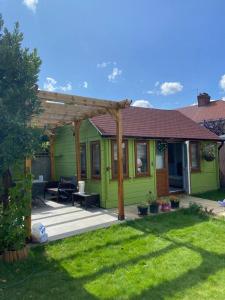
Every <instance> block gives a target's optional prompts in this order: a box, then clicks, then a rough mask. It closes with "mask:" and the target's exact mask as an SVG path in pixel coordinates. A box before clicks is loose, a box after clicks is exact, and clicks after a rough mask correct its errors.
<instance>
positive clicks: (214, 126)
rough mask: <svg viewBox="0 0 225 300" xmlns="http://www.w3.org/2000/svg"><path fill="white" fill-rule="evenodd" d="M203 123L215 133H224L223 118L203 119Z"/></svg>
mask: <svg viewBox="0 0 225 300" xmlns="http://www.w3.org/2000/svg"><path fill="white" fill-rule="evenodd" d="M203 125H204V126H205V127H206V128H207V129H209V130H210V131H212V132H213V133H215V134H216V135H219V136H220V135H224V134H225V119H218V120H210V121H206V120H204V122H203Z"/></svg>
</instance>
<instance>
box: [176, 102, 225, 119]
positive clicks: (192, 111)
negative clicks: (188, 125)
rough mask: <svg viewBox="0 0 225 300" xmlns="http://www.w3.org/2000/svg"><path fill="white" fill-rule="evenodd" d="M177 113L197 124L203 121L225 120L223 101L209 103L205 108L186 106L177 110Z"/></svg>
mask: <svg viewBox="0 0 225 300" xmlns="http://www.w3.org/2000/svg"><path fill="white" fill-rule="evenodd" d="M178 111H180V112H181V113H182V114H184V115H185V116H187V117H188V118H190V119H192V120H193V121H195V122H198V123H201V122H203V121H204V120H206V121H209V120H219V119H225V101H223V100H216V101H210V103H209V104H208V105H205V106H198V104H196V105H192V106H186V107H182V108H178Z"/></svg>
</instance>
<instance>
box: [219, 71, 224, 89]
mask: <svg viewBox="0 0 225 300" xmlns="http://www.w3.org/2000/svg"><path fill="white" fill-rule="evenodd" d="M219 85H220V87H221V89H222V90H224V91H225V74H224V75H222V76H221V78H220V83H219Z"/></svg>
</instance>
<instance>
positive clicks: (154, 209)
mask: <svg viewBox="0 0 225 300" xmlns="http://www.w3.org/2000/svg"><path fill="white" fill-rule="evenodd" d="M149 210H150V213H152V214H157V213H158V212H159V203H158V201H157V200H151V201H150V202H149Z"/></svg>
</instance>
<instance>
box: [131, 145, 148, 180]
mask: <svg viewBox="0 0 225 300" xmlns="http://www.w3.org/2000/svg"><path fill="white" fill-rule="evenodd" d="M141 143H146V145H147V171H146V172H145V173H143V174H139V173H138V172H137V169H138V168H137V145H138V144H141ZM134 153H135V155H134V157H135V177H149V176H151V173H150V149H149V141H146V140H136V141H135V142H134Z"/></svg>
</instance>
